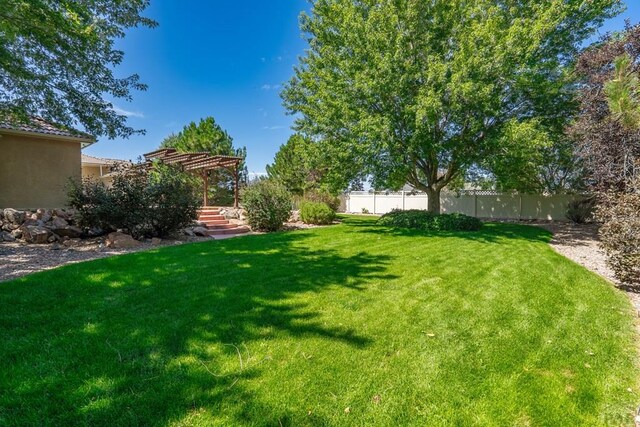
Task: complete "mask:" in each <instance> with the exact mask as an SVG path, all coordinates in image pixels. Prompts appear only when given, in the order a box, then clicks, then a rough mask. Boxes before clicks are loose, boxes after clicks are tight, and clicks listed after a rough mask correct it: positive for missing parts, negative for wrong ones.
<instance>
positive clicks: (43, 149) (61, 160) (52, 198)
mask: <svg viewBox="0 0 640 427" xmlns="http://www.w3.org/2000/svg"><path fill="white" fill-rule="evenodd" d="M80 149H81V144H80V143H79V142H78V141H77V140H73V139H65V138H63V137H55V138H54V137H49V136H42V137H41V136H32V135H22V134H11V133H3V132H0V153H2V157H1V158H0V208H7V207H11V208H16V209H34V208H60V207H64V206H65V205H66V200H67V195H66V186H67V183H68V180H69V178H73V179H80V177H81V169H80Z"/></svg>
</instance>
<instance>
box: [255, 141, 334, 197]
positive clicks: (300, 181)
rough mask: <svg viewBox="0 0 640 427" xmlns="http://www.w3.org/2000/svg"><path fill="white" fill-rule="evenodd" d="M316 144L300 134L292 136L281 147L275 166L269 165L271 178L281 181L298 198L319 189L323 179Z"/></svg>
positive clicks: (268, 170)
mask: <svg viewBox="0 0 640 427" xmlns="http://www.w3.org/2000/svg"><path fill="white" fill-rule="evenodd" d="M315 149H316V147H315V146H314V144H313V143H312V142H311V141H309V140H308V139H306V138H305V137H304V136H302V135H300V134H294V135H292V136H291V137H290V138H289V140H288V141H287V143H286V144H283V145H281V146H280V149H279V150H278V152H277V153H276V156H275V159H274V161H273V164H271V165H267V174H268V175H269V178H272V179H275V180H276V181H279V182H280V183H281V184H282V185H284V187H285V188H286V189H287V190H288V191H289V192H290V193H291V194H295V195H298V196H301V195H303V194H304V192H305V191H306V190H309V189H312V188H317V187H318V186H319V185H320V181H321V179H322V170H321V168H320V167H319V165H318V161H317V159H318V158H319V156H318V155H317V153H316V152H315Z"/></svg>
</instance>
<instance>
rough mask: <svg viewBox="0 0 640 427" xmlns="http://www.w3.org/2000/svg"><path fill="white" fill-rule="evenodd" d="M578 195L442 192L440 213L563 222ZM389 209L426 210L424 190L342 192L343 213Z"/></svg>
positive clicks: (385, 211) (378, 211)
mask: <svg viewBox="0 0 640 427" xmlns="http://www.w3.org/2000/svg"><path fill="white" fill-rule="evenodd" d="M579 198H581V196H579V195H573V194H555V195H540V194H515V193H499V192H495V191H463V192H461V193H460V194H457V193H444V192H443V193H442V195H441V197H440V200H441V209H442V212H443V213H453V212H459V213H463V214H465V215H469V216H475V217H477V218H487V219H536V220H548V221H566V220H567V219H566V216H565V214H566V212H567V205H568V204H569V202H571V201H573V200H576V199H579ZM393 209H401V210H409V209H422V210H426V209H427V195H426V194H425V193H413V192H408V191H399V192H376V193H373V192H366V191H354V192H351V193H349V194H347V195H346V212H348V213H372V214H385V213H387V212H390V211H391V210H393Z"/></svg>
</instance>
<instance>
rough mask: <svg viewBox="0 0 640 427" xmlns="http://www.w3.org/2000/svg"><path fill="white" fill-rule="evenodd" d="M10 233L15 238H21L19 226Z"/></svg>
mask: <svg viewBox="0 0 640 427" xmlns="http://www.w3.org/2000/svg"><path fill="white" fill-rule="evenodd" d="M11 235H12V236H13V237H14V238H16V239H22V230H20V229H19V228H16V229H15V230H13V231H12V232H11Z"/></svg>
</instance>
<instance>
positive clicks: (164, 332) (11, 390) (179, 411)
mask: <svg viewBox="0 0 640 427" xmlns="http://www.w3.org/2000/svg"><path fill="white" fill-rule="evenodd" d="M308 238H309V235H308V234H305V233H281V234H272V235H264V236H251V237H245V238H241V239H231V240H225V241H219V242H211V243H202V244H192V245H184V246H177V247H169V248H163V249H160V250H156V251H152V252H141V253H135V254H130V255H126V256H120V257H114V258H108V259H102V260H97V261H93V262H89V263H83V264H74V265H70V266H66V267H63V268H61V269H57V270H53V271H48V272H45V273H42V274H36V275H32V276H29V277H26V278H23V279H19V280H17V281H13V282H6V283H2V284H0V337H1V338H2V342H3V349H0V359H1V360H2V361H3V365H4V368H3V370H2V372H0V424H4V423H6V424H23V425H24V424H33V425H41V424H43V423H48V424H54V425H76V424H89V425H155V424H165V423H168V422H170V421H180V420H182V421H185V422H186V421H188V420H189V419H191V418H194V419H195V418H197V417H198V415H199V413H200V412H201V411H207V412H208V413H209V414H217V415H216V416H217V417H218V419H222V420H227V423H228V424H229V425H232V424H238V423H260V424H272V425H278V424H283V425H285V424H286V423H287V420H288V419H289V418H290V417H291V414H289V413H288V412H287V410H286V409H282V408H279V409H276V408H273V407H271V406H270V404H269V402H265V401H264V399H262V398H261V396H260V395H258V394H257V393H255V392H252V390H251V389H250V388H248V387H246V386H245V383H246V382H247V380H250V379H252V378H259V377H260V375H261V373H262V372H263V369H267V368H272V363H274V362H273V361H271V360H269V359H268V357H263V358H260V359H259V360H258V359H256V357H255V356H252V355H251V352H250V350H249V347H251V345H252V344H256V345H257V343H265V342H267V343H268V342H269V341H270V340H271V339H282V338H283V337H284V338H285V339H286V338H289V337H291V338H296V337H307V338H308V337H317V338H320V339H323V340H330V341H333V342H336V343H340V344H341V345H345V346H348V347H351V348H353V349H354V350H357V349H359V348H364V347H366V346H367V345H368V344H369V343H370V339H371V338H370V337H367V336H363V335H360V334H358V332H357V331H354V330H352V329H350V328H349V327H344V326H340V325H339V324H338V325H331V322H327V319H326V318H323V317H322V314H321V313H319V312H318V309H317V307H315V308H314V307H313V299H314V297H315V296H316V295H319V294H321V293H322V292H325V291H327V290H331V289H333V288H336V289H345V288H346V289H347V290H349V291H351V292H358V291H359V289H362V288H363V287H364V286H366V282H367V281H368V280H371V279H376V278H377V279H391V278H393V277H392V276H390V275H388V274H386V273H385V272H386V268H387V267H386V266H387V264H388V263H390V261H391V258H390V257H389V256H374V255H370V254H367V253H366V252H360V253H357V254H355V255H353V256H349V257H345V256H341V255H340V254H339V253H337V252H335V251H333V250H329V249H317V250H311V249H309V248H308V246H306V245H305V240H306V239H308ZM316 246H317V245H316ZM230 361H233V362H232V363H231V362H230ZM230 363H231V364H230ZM280 363H282V361H280ZM280 391H281V392H282V390H280ZM316 421H317V422H322V420H316Z"/></svg>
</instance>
